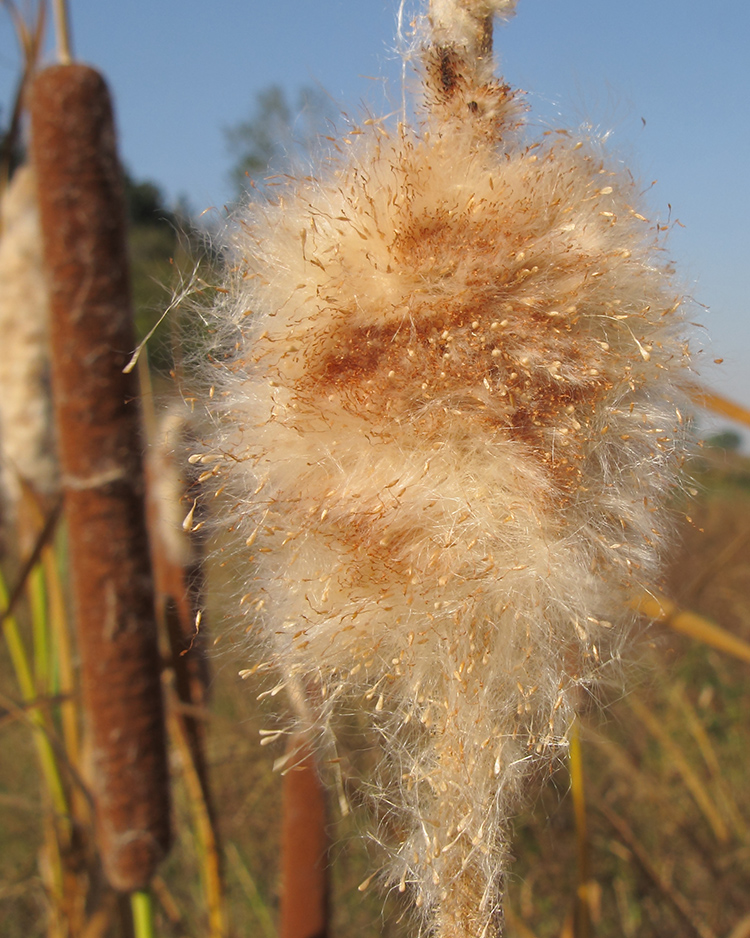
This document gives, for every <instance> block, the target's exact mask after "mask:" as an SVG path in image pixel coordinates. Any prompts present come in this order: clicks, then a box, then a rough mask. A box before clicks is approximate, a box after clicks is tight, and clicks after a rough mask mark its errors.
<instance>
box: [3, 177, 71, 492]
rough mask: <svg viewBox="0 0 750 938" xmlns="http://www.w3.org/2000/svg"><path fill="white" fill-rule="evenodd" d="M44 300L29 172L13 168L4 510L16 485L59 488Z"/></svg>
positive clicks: (6, 234)
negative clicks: (5, 503) (14, 170)
mask: <svg viewBox="0 0 750 938" xmlns="http://www.w3.org/2000/svg"><path fill="white" fill-rule="evenodd" d="M48 315H49V314H48V296H47V287H46V282H45V277H44V268H43V263H42V243H41V233H40V230H39V215H38V210H37V204H36V183H35V180H34V173H33V170H32V169H31V168H30V167H28V166H22V167H20V168H19V169H18V170H16V172H15V174H14V176H13V178H12V180H11V182H10V184H9V186H8V188H7V189H6V191H5V193H4V194H3V198H2V203H1V204H0V337H1V338H2V355H0V480H1V482H2V485H1V488H2V494H3V498H4V500H5V501H6V502H7V504H8V505H9V506H11V507H12V506H16V505H17V504H18V502H19V499H20V496H21V490H22V486H23V485H24V484H26V485H30V486H31V487H32V489H33V490H34V491H35V493H36V494H37V495H41V496H50V495H52V494H53V493H54V492H55V491H56V489H57V486H58V471H57V462H56V459H55V455H54V452H55V451H54V438H53V432H52V403H51V399H50V393H49V370H50V364H49V359H50V353H49V338H48Z"/></svg>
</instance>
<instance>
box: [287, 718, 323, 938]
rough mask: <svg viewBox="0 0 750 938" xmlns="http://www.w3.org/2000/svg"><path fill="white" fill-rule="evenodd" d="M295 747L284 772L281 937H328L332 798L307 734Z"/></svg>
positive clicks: (296, 738)
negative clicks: (329, 800) (293, 758)
mask: <svg viewBox="0 0 750 938" xmlns="http://www.w3.org/2000/svg"><path fill="white" fill-rule="evenodd" d="M290 748H291V749H292V751H296V753H297V755H296V758H297V763H296V764H295V765H294V767H293V768H291V769H290V770H289V771H288V772H287V773H286V775H285V776H284V787H283V794H282V827H281V863H282V871H281V876H282V893H281V924H280V928H279V936H280V938H327V935H328V870H327V867H328V835H327V833H326V822H327V814H326V801H325V793H324V791H323V786H322V783H321V781H320V778H319V775H318V769H317V766H316V763H315V757H314V755H313V753H312V751H311V749H310V745H309V743H308V741H307V740H306V738H305V737H304V736H303V735H297V736H294V737H293V738H292V739H291V741H290Z"/></svg>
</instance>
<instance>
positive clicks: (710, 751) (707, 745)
mask: <svg viewBox="0 0 750 938" xmlns="http://www.w3.org/2000/svg"><path fill="white" fill-rule="evenodd" d="M670 697H671V698H672V701H673V703H674V704H675V705H676V706H677V707H679V709H680V713H681V715H682V717H683V719H684V721H685V724H686V726H687V728H688V729H689V730H690V735H691V736H692V737H693V739H694V740H695V741H696V743H697V744H698V748H699V749H700V751H701V755H702V756H703V761H704V762H705V763H706V765H707V766H708V769H709V771H710V773H711V777H712V780H713V783H714V786H715V789H716V792H717V794H718V799H717V801H718V802H720V806H721V807H722V808H723V809H724V814H725V816H726V817H727V819H728V820H729V821H730V823H731V824H732V825H733V827H734V829H735V831H736V833H737V834H738V835H739V836H740V837H741V838H742V839H743V840H745V841H747V840H748V837H749V836H750V830H749V829H748V826H747V823H746V822H745V820H744V818H743V817H742V815H741V813H740V809H739V807H738V806H737V802H736V801H735V799H734V797H733V795H732V793H731V791H730V790H729V788H728V787H727V785H726V784H725V782H724V777H723V774H722V771H721V766H720V764H719V760H718V757H717V755H716V751H715V749H714V747H713V745H712V744H711V739H710V738H709V735H708V733H707V732H706V728H705V726H704V725H703V723H702V721H701V719H700V717H699V716H698V714H697V713H696V712H695V709H694V707H693V705H692V704H691V703H690V700H689V699H688V697H687V695H686V694H685V689H684V687H683V685H682V684H677V685H675V687H674V688H672V691H671V694H670Z"/></svg>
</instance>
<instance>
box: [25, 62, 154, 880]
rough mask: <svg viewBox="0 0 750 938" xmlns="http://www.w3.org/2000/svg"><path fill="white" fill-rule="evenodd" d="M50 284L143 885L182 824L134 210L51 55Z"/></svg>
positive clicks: (122, 868) (82, 624)
mask: <svg viewBox="0 0 750 938" xmlns="http://www.w3.org/2000/svg"><path fill="white" fill-rule="evenodd" d="M31 118H32V121H31V123H32V154H33V159H34V164H35V168H36V172H37V180H38V192H39V205H40V214H41V221H42V231H43V240H44V250H45V263H46V269H47V275H48V282H49V286H50V305H51V311H52V323H51V347H52V372H53V392H54V396H55V408H56V426H57V433H58V443H59V451H60V462H61V469H62V475H63V491H64V496H65V517H66V521H67V526H68V536H69V546H70V568H71V580H72V592H73V599H74V605H75V618H76V626H77V633H78V646H79V649H80V654H81V663H82V687H83V698H84V706H85V712H86V725H87V731H88V746H89V753H90V770H89V782H90V785H91V788H92V791H93V793H94V799H95V808H96V822H97V831H98V838H99V844H100V849H101V854H102V859H103V863H104V867H105V870H106V873H107V876H108V878H109V880H110V881H111V883H112V884H113V885H114V886H115V887H116V888H118V889H121V890H125V891H130V890H135V889H140V888H143V887H145V886H146V884H147V883H148V881H149V879H150V878H151V875H152V874H153V872H154V869H155V865H156V863H157V862H158V861H159V860H160V859H161V857H162V856H163V855H164V853H165V851H166V849H167V847H168V845H169V839H170V832H169V796H168V786H167V782H168V779H167V764H166V750H165V737H164V725H163V715H162V701H161V681H160V661H159V656H158V650H157V645H156V629H155V621H154V597H153V586H152V580H151V570H150V560H149V547H148V538H147V534H146V524H145V512H144V500H143V498H144V495H143V471H142V465H141V453H142V449H143V445H142V438H141V433H140V427H139V412H138V406H137V393H138V389H137V386H136V384H135V382H134V380H133V378H132V377H131V376H126V375H124V374H123V369H124V367H125V365H126V363H127V356H128V354H129V352H130V351H131V350H132V349H133V347H134V345H135V340H134V335H133V327H132V312H131V307H130V293H129V282H128V265H127V251H126V244H125V210H124V197H123V190H122V181H121V175H120V167H119V163H118V160H117V154H116V148H115V133H114V122H113V117H112V109H111V104H110V100H109V93H108V91H107V88H106V85H105V84H104V82H103V80H102V79H101V77H100V76H99V75H98V74H97V73H96V72H95V71H94V70H93V69H90V68H88V67H85V66H79V65H67V66H54V67H52V68H49V69H46V70H45V71H44V72H42V73H41V74H40V75H39V76H38V77H37V78H36V79H35V82H34V85H33V90H32V99H31Z"/></svg>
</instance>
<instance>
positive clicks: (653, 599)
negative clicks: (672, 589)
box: [633, 593, 750, 664]
mask: <svg viewBox="0 0 750 938" xmlns="http://www.w3.org/2000/svg"><path fill="white" fill-rule="evenodd" d="M633 608H634V609H636V610H637V611H638V612H639V613H640V614H641V615H643V616H646V618H649V619H653V620H654V621H655V622H660V623H661V624H663V625H668V626H669V627H670V628H671V629H674V630H675V632H682V634H683V635H689V636H690V637H691V638H696V639H698V641H701V642H703V643H704V644H705V645H709V646H710V647H711V648H716V649H717V651H723V652H726V653H727V654H729V655H732V656H734V657H735V658H739V659H740V661H746V662H748V664H750V643H748V642H746V641H744V640H743V639H741V638H738V637H737V636H736V635H732V633H731V632H728V631H727V630H726V629H724V628H722V627H721V626H720V625H717V624H716V623H715V622H712V621H711V620H710V619H706V618H705V617H704V616H699V615H697V613H695V612H684V611H682V610H680V609H678V607H677V606H676V605H675V604H674V603H673V602H672V601H671V600H669V599H667V598H666V597H665V596H659V595H656V594H648V593H643V594H642V595H641V596H639V597H637V598H636V599H635V600H634V601H633Z"/></svg>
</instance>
